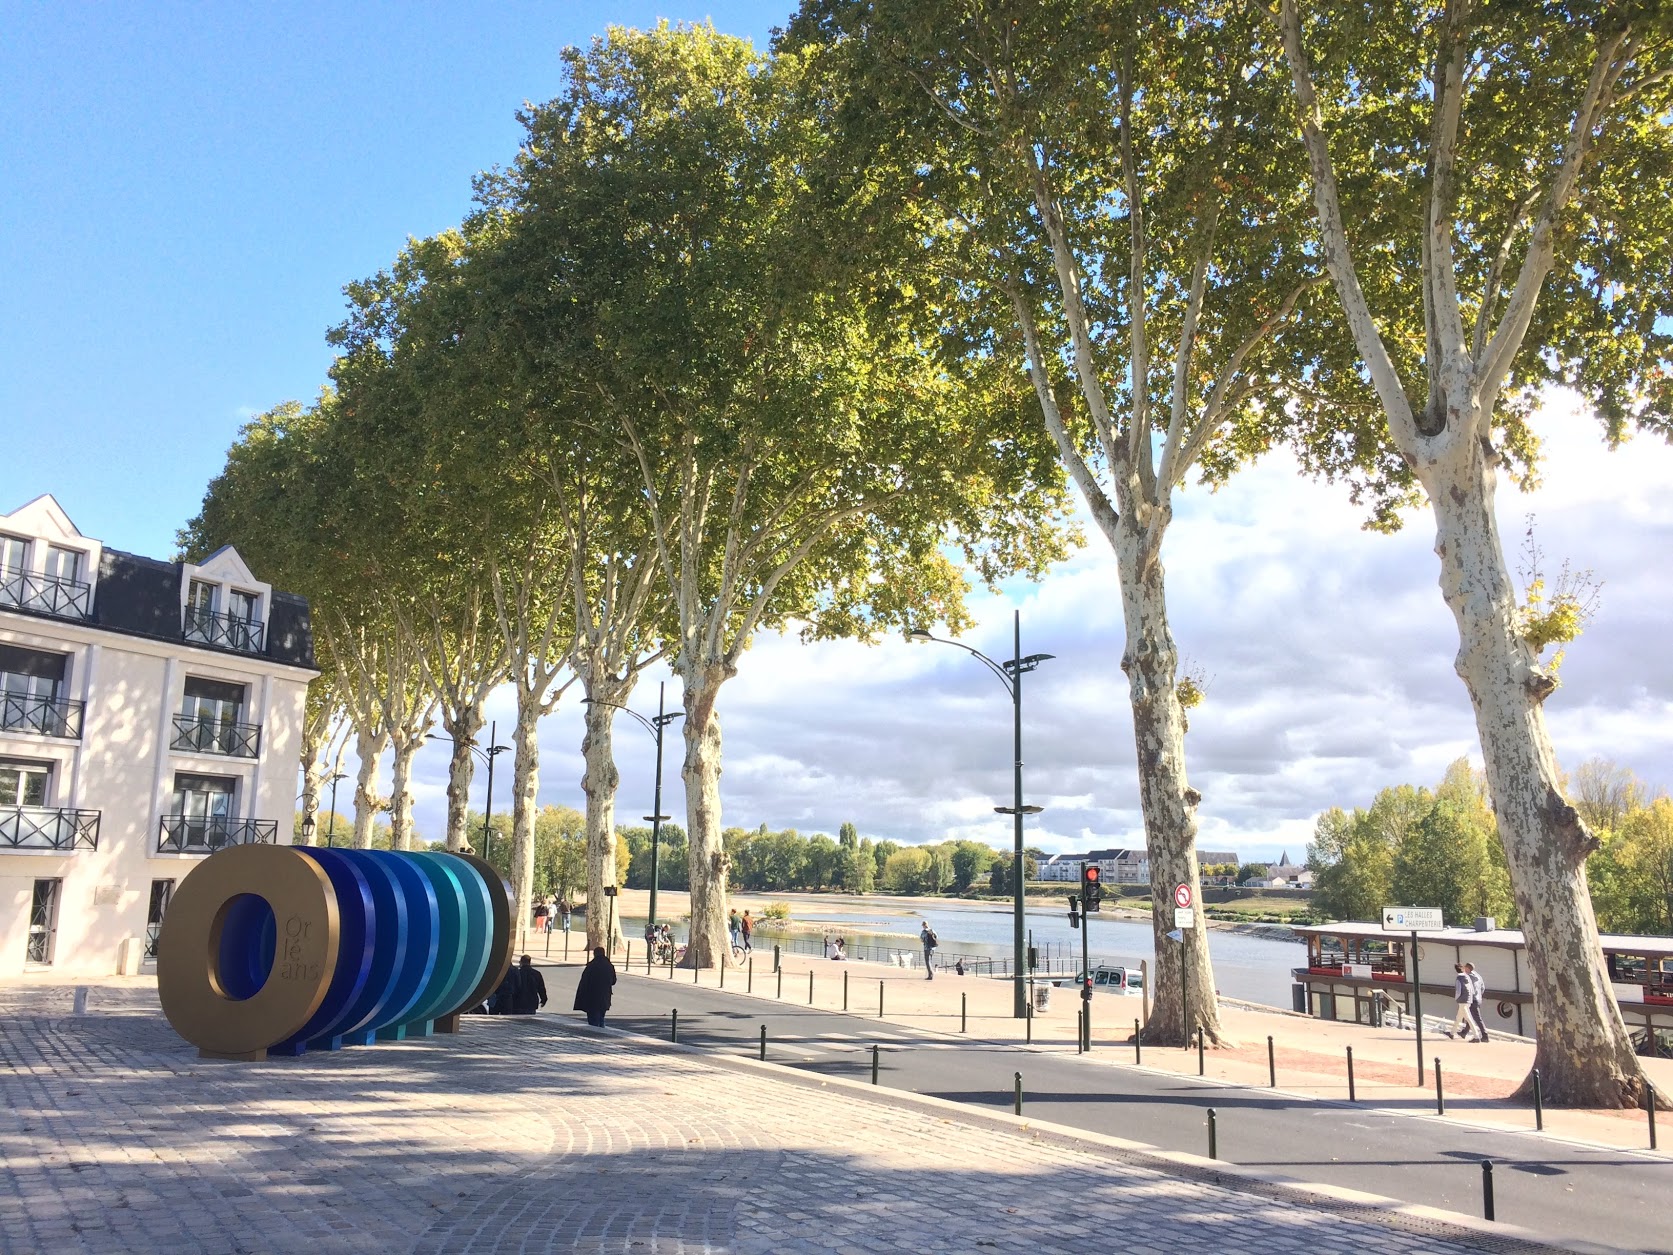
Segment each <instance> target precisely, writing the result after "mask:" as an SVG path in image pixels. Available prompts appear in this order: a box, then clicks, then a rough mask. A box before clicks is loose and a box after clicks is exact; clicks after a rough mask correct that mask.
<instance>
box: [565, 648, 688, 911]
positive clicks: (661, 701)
mask: <svg viewBox="0 0 1673 1255" xmlns="http://www.w3.org/2000/svg"><path fill="white" fill-rule="evenodd" d="M667 692H668V685H667V683H666V681H665V682H663V683H661V684H658V685H657V686H656V718H655V719H647V718H645V716H644V715H642V714H640V713H639V712H638V711H637V710H632V709H629V708H628V707H626V706H618V705H617V704H616V703H615V702H601V701H595V700H594V699H593V698H591V697H584V698H582V699H581V701H582V704H583V705H586V706H608V707H610V709H612V710H620V711H622V712H624V713H626V714H629V715H632V716H633V717H634V718H635V719H636V720H638V721H639V725H640V726H641V727H642V728H644V729H645V731H647V732H649V733H650V734H651V736H652V737H653V738H655V740H656V795H655V800H654V801H653V802H652V803H651V811H652V812H653V813H652V814H649V815H646V816H645V818H646V819H647V820H649V821H650V825H651V901H650V917H651V918H650V922H651V924H652V925H655V923H656V882H657V859H658V855H659V851H660V847H661V845H662V821H663V820H665V819H667V818H669V816H667V815H664V814H663V813H662V730H663V729H664V728H666V727H667V726H668V725H669V724H671V723H673V722H674V720H676V719H679V718H681V717H683V716H684V714H685V711H683V710H669V709H667Z"/></svg>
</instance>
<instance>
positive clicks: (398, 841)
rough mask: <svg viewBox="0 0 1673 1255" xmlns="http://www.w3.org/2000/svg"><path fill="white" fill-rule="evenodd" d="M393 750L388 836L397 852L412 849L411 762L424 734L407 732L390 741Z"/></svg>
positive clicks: (422, 740)
mask: <svg viewBox="0 0 1673 1255" xmlns="http://www.w3.org/2000/svg"><path fill="white" fill-rule="evenodd" d="M389 743H390V745H391V747H392V748H393V749H394V753H393V754H392V755H391V756H390V769H389V835H390V844H391V846H392V847H393V848H395V849H397V850H410V849H412V843H413V835H414V825H413V817H412V760H413V758H414V756H416V755H417V753H418V748H419V746H421V745H423V744H424V737H423V735H422V734H420V735H418V736H416V737H415V736H412V735H410V734H409V733H408V732H407V731H406V730H405V729H402V730H400V731H398V732H396V733H395V734H394V735H392V736H391V737H390V738H389Z"/></svg>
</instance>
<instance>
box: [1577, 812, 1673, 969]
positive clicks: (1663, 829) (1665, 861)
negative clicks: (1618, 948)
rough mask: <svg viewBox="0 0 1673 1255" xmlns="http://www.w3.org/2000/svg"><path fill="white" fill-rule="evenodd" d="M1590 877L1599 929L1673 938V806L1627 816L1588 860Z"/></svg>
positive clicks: (1625, 814)
mask: <svg viewBox="0 0 1673 1255" xmlns="http://www.w3.org/2000/svg"><path fill="white" fill-rule="evenodd" d="M1586 876H1587V879H1588V881H1589V882H1590V884H1591V887H1592V903H1593V906H1594V907H1595V909H1596V910H1597V916H1598V925H1599V927H1600V928H1602V929H1604V930H1605V931H1607V932H1617V933H1654V934H1657V935H1659V936H1664V937H1665V936H1673V801H1669V800H1668V799H1667V798H1666V797H1658V798H1656V799H1655V800H1654V801H1652V802H1649V803H1648V804H1646V805H1642V806H1638V807H1635V808H1634V809H1632V810H1629V811H1627V812H1625V813H1624V814H1623V815H1622V816H1621V817H1620V820H1619V822H1618V823H1617V824H1616V826H1615V827H1614V828H1613V829H1611V830H1609V831H1607V832H1605V833H1604V834H1603V845H1602V848H1600V849H1599V850H1598V851H1597V852H1596V853H1594V854H1593V855H1592V856H1591V858H1590V859H1588V860H1587V863H1586Z"/></svg>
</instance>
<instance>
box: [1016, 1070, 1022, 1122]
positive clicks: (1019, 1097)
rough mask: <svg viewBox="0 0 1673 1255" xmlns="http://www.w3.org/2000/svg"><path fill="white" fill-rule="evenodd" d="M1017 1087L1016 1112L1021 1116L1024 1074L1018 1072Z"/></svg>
mask: <svg viewBox="0 0 1673 1255" xmlns="http://www.w3.org/2000/svg"><path fill="white" fill-rule="evenodd" d="M1016 1086H1017V1107H1016V1111H1017V1114H1018V1115H1019V1116H1020V1115H1021V1114H1022V1073H1021V1072H1018V1073H1017V1074H1016Z"/></svg>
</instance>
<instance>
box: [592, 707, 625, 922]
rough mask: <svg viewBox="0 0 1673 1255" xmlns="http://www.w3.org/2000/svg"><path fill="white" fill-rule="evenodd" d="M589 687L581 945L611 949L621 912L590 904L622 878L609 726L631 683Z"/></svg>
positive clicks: (601, 898) (602, 899) (617, 777)
mask: <svg viewBox="0 0 1673 1255" xmlns="http://www.w3.org/2000/svg"><path fill="white" fill-rule="evenodd" d="M589 689H590V691H589V693H588V696H590V697H591V698H592V699H593V700H592V701H591V702H590V703H589V704H588V705H587V708H586V735H585V736H584V737H583V739H582V741H581V757H582V760H583V761H584V762H585V764H586V773H585V774H584V775H583V776H582V777H581V789H582V792H584V793H585V794H586V796H587V949H589V950H592V949H596V948H597V947H599V946H603V947H605V948H606V949H607V950H614V949H615V947H616V946H617V945H618V944H619V943H620V941H621V939H622V928H621V918H620V916H619V915H614V914H613V913H612V912H610V911H609V910H594V909H593V907H592V904H593V903H595V902H597V903H604V902H605V896H604V889H605V886H606V885H609V886H612V887H617V886H620V884H621V883H622V876H621V871H622V869H620V868H618V867H617V866H616V787H617V785H618V784H619V783H620V782H621V777H620V775H619V774H618V773H617V771H616V758H615V750H614V746H613V744H612V740H611V730H612V727H613V725H614V721H615V715H616V712H615V710H614V707H615V706H618V705H623V704H625V703H626V701H627V698H628V696H629V695H630V694H631V693H632V691H633V687H632V685H631V683H630V684H625V685H622V684H610V683H608V682H600V681H598V680H594V681H593V682H592V684H591V685H590V686H589ZM612 919H613V920H614V923H613V924H612Z"/></svg>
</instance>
